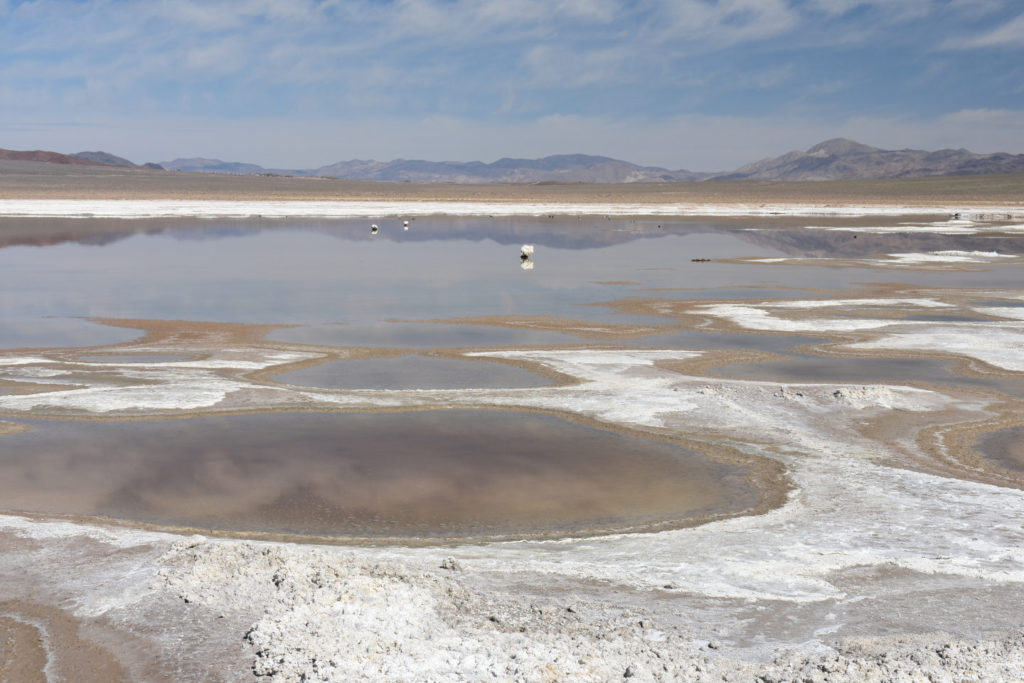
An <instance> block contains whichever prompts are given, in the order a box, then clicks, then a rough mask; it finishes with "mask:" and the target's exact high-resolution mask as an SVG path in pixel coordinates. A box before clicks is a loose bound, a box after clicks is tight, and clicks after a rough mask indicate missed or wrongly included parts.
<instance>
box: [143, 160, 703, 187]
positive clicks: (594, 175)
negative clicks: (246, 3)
mask: <svg viewBox="0 0 1024 683" xmlns="http://www.w3.org/2000/svg"><path fill="white" fill-rule="evenodd" d="M161 165H162V166H163V167H164V168H168V169H171V170H175V171H204V172H207V173H236V174H257V173H271V174H279V175H297V176H319V177H326V178H347V179H350V180H392V181H404V180H408V181H417V182H434V183H538V182H567V183H630V182H661V181H670V182H680V181H690V180H700V179H702V178H704V177H706V176H707V175H708V174H706V173H693V172H691V171H670V170H668V169H664V168H658V167H654V166H637V165H636V164H631V163H629V162H627V161H620V160H618V159H611V158H609V157H599V156H589V155H586V154H560V155H556V156H549V157H544V158H543V159H509V158H505V159H499V160H498V161H495V162H494V163H490V164H485V163H483V162H482V161H465V162H463V161H423V160H415V159H413V160H410V159H396V160H394V161H386V162H385V161H373V160H361V159H356V160H353V161H339V162H338V163H335V164H330V165H328V166H321V167H320V168H316V169H301V170H296V169H292V170H284V169H267V168H263V167H262V166H257V165H255V164H245V163H237V162H225V161H221V160H219V159H201V158H200V159H175V160H174V161H165V162H161Z"/></svg>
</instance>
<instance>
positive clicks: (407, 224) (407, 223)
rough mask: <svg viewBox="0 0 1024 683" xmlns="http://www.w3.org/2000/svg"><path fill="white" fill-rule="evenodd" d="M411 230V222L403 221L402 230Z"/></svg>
mask: <svg viewBox="0 0 1024 683" xmlns="http://www.w3.org/2000/svg"><path fill="white" fill-rule="evenodd" d="M408 229H409V221H402V230H408Z"/></svg>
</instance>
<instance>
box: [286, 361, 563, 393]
mask: <svg viewBox="0 0 1024 683" xmlns="http://www.w3.org/2000/svg"><path fill="white" fill-rule="evenodd" d="M271 379H273V380H274V381H275V382H281V383H282V384H295V385H299V386H306V387H316V388H319V389H501V388H528V387H546V386H551V385H552V384H553V382H552V381H551V380H549V379H548V378H546V377H542V376H541V375H538V374H536V373H533V372H530V371H529V370H525V369H523V368H519V367H516V366H514V365H506V364H504V363H487V362H480V361H472V360H460V359H457V358H434V357H431V356H418V355H410V356H400V357H398V358H368V359H357V360H339V361H329V362H327V363H321V364H320V365H315V366H313V367H309V368H303V369H302V370H295V371H294V372H286V373H284V374H281V375H277V376H275V377H272V378H271Z"/></svg>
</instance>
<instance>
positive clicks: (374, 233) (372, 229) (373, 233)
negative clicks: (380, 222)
mask: <svg viewBox="0 0 1024 683" xmlns="http://www.w3.org/2000/svg"><path fill="white" fill-rule="evenodd" d="M378 229H379V228H377V224H376V223H374V224H373V225H371V226H370V234H371V235H376V234H377V230H378Z"/></svg>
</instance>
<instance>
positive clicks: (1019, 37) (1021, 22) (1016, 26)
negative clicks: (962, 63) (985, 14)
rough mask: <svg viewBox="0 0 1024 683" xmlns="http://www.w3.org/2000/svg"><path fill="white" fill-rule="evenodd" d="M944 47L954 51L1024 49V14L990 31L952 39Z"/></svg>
mask: <svg viewBox="0 0 1024 683" xmlns="http://www.w3.org/2000/svg"><path fill="white" fill-rule="evenodd" d="M943 46H944V47H946V48H948V49H953V50H957V49H960V50H966V49H972V48H992V47H1016V48H1022V47H1024V14H1022V15H1020V16H1018V17H1016V18H1014V19H1010V20H1009V21H1007V22H1006V23H1004V24H1002V25H1000V26H997V27H995V28H993V29H990V30H988V31H982V32H980V33H977V34H975V35H972V36H968V37H965V38H950V39H948V40H946V41H945V42H944V43H943Z"/></svg>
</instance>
